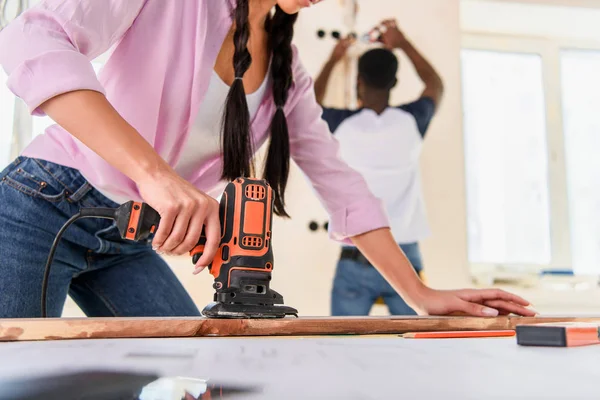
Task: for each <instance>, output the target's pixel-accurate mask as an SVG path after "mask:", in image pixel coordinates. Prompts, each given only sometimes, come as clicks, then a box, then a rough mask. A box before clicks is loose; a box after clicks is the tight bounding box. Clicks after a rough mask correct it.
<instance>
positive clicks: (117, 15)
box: [0, 0, 393, 242]
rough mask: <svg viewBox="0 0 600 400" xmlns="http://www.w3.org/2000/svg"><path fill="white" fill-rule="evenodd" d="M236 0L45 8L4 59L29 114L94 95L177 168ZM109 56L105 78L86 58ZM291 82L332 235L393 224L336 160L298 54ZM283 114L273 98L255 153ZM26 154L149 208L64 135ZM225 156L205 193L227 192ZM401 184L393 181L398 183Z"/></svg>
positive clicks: (303, 148)
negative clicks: (59, 98)
mask: <svg viewBox="0 0 600 400" xmlns="http://www.w3.org/2000/svg"><path fill="white" fill-rule="evenodd" d="M232 3H233V2H232V0H177V1H165V0H42V1H41V2H40V4H39V5H37V6H35V7H33V8H32V9H30V10H28V11H26V12H25V13H23V14H22V15H21V16H20V17H19V18H18V19H16V20H15V21H13V22H12V23H11V24H10V25H9V26H8V27H7V28H5V29H4V30H3V31H2V32H1V33H0V63H1V64H2V66H3V67H4V69H5V71H6V72H7V74H8V87H9V88H10V89H11V90H12V92H13V93H15V95H16V96H18V97H20V98H21V99H23V100H24V102H25V103H26V104H27V106H28V107H29V109H30V111H31V113H33V114H35V115H43V112H42V111H41V110H40V109H39V106H40V104H42V103H43V102H44V101H45V100H47V99H50V98H52V97H53V96H56V95H59V94H61V93H65V92H69V91H74V90H82V89H87V90H94V91H98V92H101V93H103V94H105V95H106V97H107V99H108V100H109V101H110V103H111V104H112V105H113V106H114V107H115V109H116V110H118V112H119V113H120V114H121V116H122V117H123V118H125V120H127V121H128V122H129V123H130V124H131V125H132V126H133V127H134V128H135V129H136V130H137V131H138V132H139V133H140V134H141V135H142V136H143V137H144V138H145V139H146V140H147V141H148V142H149V143H150V144H152V146H153V147H154V149H155V150H156V151H157V152H158V154H160V156H161V157H162V158H163V159H164V160H166V161H167V162H168V163H169V164H170V165H175V164H176V163H177V161H178V159H179V156H180V154H181V149H182V145H183V144H184V143H185V139H186V137H187V135H188V132H189V130H190V127H191V126H192V122H193V120H194V117H195V115H196V113H197V112H198V109H199V106H200V104H201V102H202V99H203V96H204V94H205V92H206V89H207V85H208V82H209V80H210V76H211V72H212V71H213V66H214V64H215V60H216V58H217V55H218V53H219V50H220V48H221V44H222V42H223V41H224V39H225V37H226V35H227V33H228V31H229V29H230V27H231V24H232V19H231V7H232ZM108 50H112V53H111V56H110V58H109V59H108V62H107V63H106V64H105V66H104V68H103V70H102V71H101V72H100V74H99V76H98V77H97V76H96V74H95V72H94V70H93V68H92V66H91V63H90V60H92V59H94V58H96V57H98V56H99V55H101V54H103V53H105V52H106V51H108ZM293 75H294V76H293V79H294V83H293V86H292V88H291V89H290V94H289V99H288V101H287V104H286V106H285V113H286V115H287V119H288V124H289V132H290V148H291V155H292V159H293V161H294V162H295V163H296V164H297V165H298V166H299V167H300V169H301V170H302V171H303V172H304V173H305V174H306V176H307V177H308V178H309V180H310V181H311V183H312V185H313V187H314V189H315V192H316V194H317V195H318V197H319V200H320V201H321V202H322V204H323V206H324V207H325V209H326V210H327V212H328V213H329V215H330V223H329V230H330V236H331V237H332V238H333V239H335V240H339V241H343V242H348V238H349V237H350V236H353V235H357V234H361V233H365V232H367V231H370V230H373V229H377V228H381V227H387V226H389V224H388V220H387V215H386V213H385V210H384V208H383V205H382V203H381V201H380V200H379V199H377V198H375V197H374V196H373V195H372V194H371V192H370V191H369V190H368V187H367V185H366V182H365V181H364V180H363V178H362V177H361V175H360V174H358V173H357V172H355V171H354V170H352V169H350V168H349V167H348V166H347V165H346V164H345V163H344V162H343V161H342V160H341V159H340V158H339V156H338V144H337V142H336V140H335V139H334V138H333V136H332V135H331V133H330V132H329V130H328V127H327V124H326V123H325V122H324V121H323V120H322V119H321V112H322V109H321V107H320V106H319V105H318V103H317V102H316V100H315V96H314V91H313V80H312V78H311V77H310V76H309V75H308V73H307V72H306V70H305V69H304V67H303V66H302V64H301V62H300V60H299V57H298V52H297V49H296V48H294V61H293ZM274 110H275V107H274V103H273V100H272V96H271V94H270V91H268V95H266V96H265V97H264V99H263V101H262V103H261V105H260V107H259V110H258V112H257V114H256V116H255V117H254V119H253V120H252V126H251V130H252V135H253V140H254V141H255V143H256V145H255V148H258V147H259V146H260V145H262V144H263V143H264V142H265V140H266V139H267V138H268V127H269V123H270V121H271V118H272V116H273V113H274ZM23 155H24V156H29V157H38V158H42V159H45V160H48V161H50V162H55V163H58V164H62V165H65V166H67V167H71V168H76V169H78V170H80V171H81V172H82V174H83V175H84V176H85V177H86V178H87V179H88V180H89V181H90V183H91V184H92V185H98V186H102V187H104V188H108V189H109V190H110V192H112V193H118V194H119V195H121V196H126V197H128V198H131V199H132V200H137V201H139V200H142V199H141V196H140V194H139V191H138V189H137V187H136V184H135V183H134V182H133V181H131V180H130V179H129V178H128V177H127V176H125V175H123V174H122V173H120V172H119V171H118V170H117V169H115V168H114V167H112V166H111V165H110V164H108V163H107V162H106V161H104V160H103V159H102V158H101V157H100V156H98V155H97V154H96V153H94V152H93V151H92V150H91V149H89V148H88V147H86V146H85V145H84V144H82V143H81V142H80V141H78V140H77V139H76V138H74V137H73V136H72V135H70V134H69V133H68V132H66V131H65V130H64V129H62V128H61V127H59V126H57V125H55V126H52V127H51V128H49V129H48V130H47V131H46V133H45V134H43V135H40V136H38V137H36V138H35V139H34V140H33V142H32V143H31V144H30V145H29V146H28V147H27V148H26V149H25V150H24V152H23ZM221 168H222V158H221V157H220V155H216V156H215V157H214V158H213V159H211V160H209V161H207V162H205V163H203V164H202V165H201V166H199V168H198V169H197V171H195V173H194V174H193V177H192V178H191V179H190V182H191V183H192V184H194V185H195V186H196V187H197V188H198V189H199V190H202V191H204V192H211V191H214V189H215V188H216V187H218V186H219V185H222V184H223V182H222V181H221V179H220V173H221ZM390 184H393V183H390Z"/></svg>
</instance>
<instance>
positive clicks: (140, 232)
mask: <svg viewBox="0 0 600 400" xmlns="http://www.w3.org/2000/svg"><path fill="white" fill-rule="evenodd" d="M115 221H116V223H117V228H118V229H119V233H120V235H121V237H122V238H123V239H127V240H133V241H136V242H137V241H139V240H144V239H147V238H148V237H149V236H150V235H151V234H153V233H154V232H156V230H157V229H158V224H159V223H160V215H159V214H158V212H157V211H156V210H154V209H153V208H152V207H150V206H149V205H148V204H146V203H139V202H135V201H128V202H127V203H124V204H122V205H121V206H119V208H117V210H116V211H115Z"/></svg>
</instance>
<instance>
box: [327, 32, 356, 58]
mask: <svg viewBox="0 0 600 400" xmlns="http://www.w3.org/2000/svg"><path fill="white" fill-rule="evenodd" d="M352 42H353V39H352V38H350V37H345V38H343V39H340V40H339V41H338V43H337V44H336V45H335V47H334V48H333V51H332V52H331V57H329V60H330V61H331V62H332V63H334V64H335V63H337V62H339V61H340V60H341V59H342V58H344V56H345V55H346V53H347V52H348V48H349V47H350V46H351V45H352Z"/></svg>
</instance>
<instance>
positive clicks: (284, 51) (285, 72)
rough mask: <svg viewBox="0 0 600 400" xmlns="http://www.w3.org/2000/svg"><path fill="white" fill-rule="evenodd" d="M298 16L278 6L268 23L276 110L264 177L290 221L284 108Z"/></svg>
mask: <svg viewBox="0 0 600 400" xmlns="http://www.w3.org/2000/svg"><path fill="white" fill-rule="evenodd" d="M297 17H298V15H297V14H286V13H285V12H284V11H283V10H282V9H281V8H279V6H277V7H276V11H275V15H274V16H273V19H272V21H270V23H269V28H270V29H269V30H270V47H271V52H272V54H273V56H272V61H271V78H272V81H273V100H274V102H275V106H276V110H275V115H274V116H273V120H272V121H271V129H270V130H271V143H270V144H269V151H268V154H267V159H266V165H265V169H264V177H265V180H266V181H267V182H269V184H270V185H271V187H272V188H273V193H274V197H275V200H274V212H275V214H276V215H279V216H285V217H289V215H288V214H287V212H286V211H285V189H286V185H287V180H288V175H289V170H290V137H289V132H288V126H287V121H286V117H285V113H284V110H283V107H284V106H285V103H286V101H287V98H288V90H289V88H290V87H291V86H292V82H293V76H292V58H293V53H292V38H293V36H294V23H295V22H296V19H297Z"/></svg>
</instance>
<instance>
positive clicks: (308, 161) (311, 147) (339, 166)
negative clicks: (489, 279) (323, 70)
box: [288, 48, 535, 316]
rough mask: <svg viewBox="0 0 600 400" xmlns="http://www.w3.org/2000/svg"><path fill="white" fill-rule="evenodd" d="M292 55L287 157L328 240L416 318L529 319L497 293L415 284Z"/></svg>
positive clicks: (517, 303)
mask: <svg viewBox="0 0 600 400" xmlns="http://www.w3.org/2000/svg"><path fill="white" fill-rule="evenodd" d="M294 53H295V54H294V56H295V64H294V82H295V87H294V95H293V96H292V98H290V102H289V103H290V104H289V105H288V107H289V108H288V110H289V111H288V123H289V126H290V145H291V154H292V157H293V158H294V161H295V162H296V164H297V165H298V166H299V167H300V168H301V169H302V171H303V172H304V173H305V174H306V175H307V176H308V178H309V179H310V181H311V183H312V186H313V187H314V189H315V191H316V193H317V196H318V197H319V199H320V200H321V203H322V204H323V205H324V207H325V209H326V210H327V212H328V213H329V215H330V216H331V218H330V223H329V231H330V237H331V238H333V239H334V240H338V241H341V242H344V243H348V244H355V245H356V246H357V248H358V249H359V250H360V251H361V252H362V253H363V254H364V255H365V257H366V258H367V259H368V260H369V261H370V262H371V263H372V264H373V265H374V266H375V267H376V268H377V270H378V271H379V272H380V273H381V274H382V275H383V276H384V277H385V278H386V280H387V281H388V282H389V283H390V284H391V285H392V286H393V287H394V288H395V289H396V290H397V291H398V293H399V294H400V295H402V296H403V297H404V299H405V300H406V301H407V303H408V304H410V305H411V306H412V307H414V308H415V310H417V311H418V312H419V313H420V314H431V315H434V314H435V315H447V314H451V313H456V312H459V313H467V314H470V315H476V316H491V315H497V314H498V313H507V312H514V313H516V314H520V315H534V314H535V313H534V312H533V311H531V310H528V309H526V308H525V306H527V305H528V303H527V301H525V300H523V299H520V298H519V297H517V296H514V295H512V294H509V293H506V292H504V291H501V290H495V289H493V290H457V291H439V290H433V289H431V288H428V287H427V286H425V285H424V284H423V283H422V282H421V281H420V280H419V278H418V276H417V275H416V274H415V272H414V269H413V268H412V266H411V264H410V262H409V261H408V259H407V257H406V256H405V255H404V253H403V252H402V250H401V249H400V248H399V246H398V244H397V243H396V242H395V240H394V238H393V236H392V234H391V231H390V229H389V223H388V219H387V214H386V212H385V209H384V207H383V204H382V202H381V201H380V200H379V199H377V198H376V197H375V196H373V195H372V193H371V192H370V191H369V189H368V186H367V184H366V182H365V180H364V179H363V177H362V176H361V175H360V174H359V173H358V172H356V171H354V170H353V169H351V168H350V167H349V166H348V165H347V164H346V163H345V162H344V161H342V159H341V158H340V157H339V145H338V143H337V141H336V140H335V139H334V137H333V135H331V133H330V132H329V131H328V129H327V125H326V124H325V122H324V121H323V120H322V119H321V108H320V107H319V105H318V103H317V101H316V99H315V94H314V90H313V82H312V79H311V78H310V76H309V75H308V73H307V72H306V71H305V69H304V68H303V67H302V65H301V64H300V62H299V60H298V54H297V49H296V48H294ZM490 308H491V309H492V310H490Z"/></svg>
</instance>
